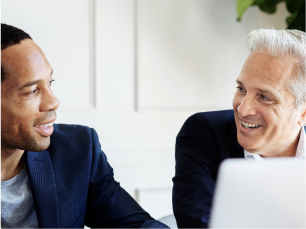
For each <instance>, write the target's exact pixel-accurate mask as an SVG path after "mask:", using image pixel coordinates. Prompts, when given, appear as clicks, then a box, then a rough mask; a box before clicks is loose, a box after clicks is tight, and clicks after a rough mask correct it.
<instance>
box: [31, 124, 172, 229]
mask: <svg viewBox="0 0 306 229" xmlns="http://www.w3.org/2000/svg"><path fill="white" fill-rule="evenodd" d="M26 161H27V171H28V176H29V181H30V186H31V191H32V195H33V199H34V206H35V209H36V214H37V218H38V223H39V226H40V227H49V228H68V227H73V228H81V227H82V228H83V227H84V224H85V225H87V226H89V227H108V228H110V227H146V228H150V227H154V228H165V227H167V226H165V225H164V224H162V223H160V222H158V221H155V220H154V219H153V218H152V217H150V215H149V214H148V213H147V212H145V211H144V210H143V209H142V208H141V207H140V206H139V205H138V204H137V203H136V201H135V200H134V199H133V198H132V197H131V196H130V195H129V194H128V193H127V192H126V191H125V190H124V189H123V188H121V187H120V185H119V183H118V182H116V181H115V180H114V173H113V169H112V167H111V166H110V165H109V164H108V162H107V159H106V156H105V154H104V153H103V152H102V150H101V146H100V143H99V139H98V135H97V133H96V132H95V130H94V129H90V128H88V127H84V126H78V125H63V124H59V125H54V133H53V134H52V135H51V144H50V146H49V148H48V149H47V150H45V151H41V152H30V151H28V152H26Z"/></svg>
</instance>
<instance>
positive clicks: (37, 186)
mask: <svg viewBox="0 0 306 229" xmlns="http://www.w3.org/2000/svg"><path fill="white" fill-rule="evenodd" d="M26 161H27V162H26V163H27V170H28V176H29V181H30V186H31V191H32V195H33V200H34V206H35V210H36V215H37V219H38V224H39V226H40V227H44V228H59V227H60V225H59V213H58V202H57V194H56V185H55V180H54V174H53V168H52V164H51V159H50V156H49V152H48V151H41V152H31V151H28V152H26Z"/></svg>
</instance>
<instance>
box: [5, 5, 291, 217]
mask: <svg viewBox="0 0 306 229" xmlns="http://www.w3.org/2000/svg"><path fill="white" fill-rule="evenodd" d="M235 7H236V1H235V0H26V1H24V0H2V3H1V13H2V15H1V20H2V22H3V23H8V24H11V25H14V26H16V27H19V28H21V29H23V30H25V31H26V32H28V33H29V34H30V35H31V36H32V37H33V39H34V40H35V41H36V42H37V43H38V44H39V45H40V46H41V48H42V49H43V50H44V52H45V54H46V56H47V58H48V60H49V62H50V63H51V65H52V67H53V68H54V78H55V79H56V82H55V83H54V84H53V88H54V93H55V95H56V96H57V97H58V99H59V100H60V101H61V106H60V108H59V110H58V119H57V122H58V123H73V124H82V125H87V126H90V127H93V128H95V129H96V130H97V132H98V134H99V137H100V141H101V145H102V149H103V151H104V152H105V153H106V155H107V157H108V160H109V161H110V163H111V165H112V166H113V168H114V171H115V178H116V179H117V180H118V181H120V183H121V185H122V186H123V187H124V188H125V189H126V190H127V191H128V192H129V193H130V194H131V195H132V196H133V197H134V198H136V199H137V200H138V201H139V203H140V204H141V205H142V206H143V207H144V208H145V209H147V210H148V211H149V213H150V214H151V215H152V216H153V217H156V218H159V217H162V216H164V215H167V214H171V213H172V206H171V188H172V180H171V179H172V177H173V176H174V171H175V170H174V166H175V161H174V146H175V137H176V135H177V133H178V132H179V130H180V128H181V126H182V124H183V122H184V121H185V120H186V118H187V117H189V116H190V115H191V114H193V113H195V112H199V111H208V110H215V109H228V108H231V100H232V96H233V93H234V90H235V79H236V77H237V76H238V74H239V71H240V69H241V66H242V64H243V61H244V59H245V58H246V56H247V50H246V45H245V37H246V35H247V34H248V33H249V32H250V31H252V29H257V28H261V27H263V28H271V27H274V28H276V29H282V28H285V27H286V25H285V22H284V20H285V17H286V15H287V13H286V11H285V6H284V4H282V5H280V6H279V8H278V12H277V14H276V15H273V16H270V15H266V14H264V13H261V12H260V11H259V10H258V9H257V8H251V9H249V10H248V11H247V12H246V14H245V15H244V17H243V19H242V22H240V23H238V22H236V20H235V19H236V17H237V16H236V12H235Z"/></svg>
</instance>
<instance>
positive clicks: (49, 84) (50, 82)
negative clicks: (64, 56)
mask: <svg viewBox="0 0 306 229" xmlns="http://www.w3.org/2000/svg"><path fill="white" fill-rule="evenodd" d="M53 81H55V80H54V79H51V80H50V81H49V82H48V86H49V87H51V85H52V82H53Z"/></svg>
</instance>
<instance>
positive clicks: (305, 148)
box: [244, 126, 306, 161]
mask: <svg viewBox="0 0 306 229" xmlns="http://www.w3.org/2000/svg"><path fill="white" fill-rule="evenodd" d="M305 156H306V134H305V131H304V126H302V128H301V131H300V139H299V144H298V147H297V149H296V154H295V157H297V158H303V159H304V158H305ZM244 157H245V158H246V159H247V160H256V161H264V160H265V159H264V158H263V157H261V156H260V155H259V154H256V153H250V152H248V151H246V150H244Z"/></svg>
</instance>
